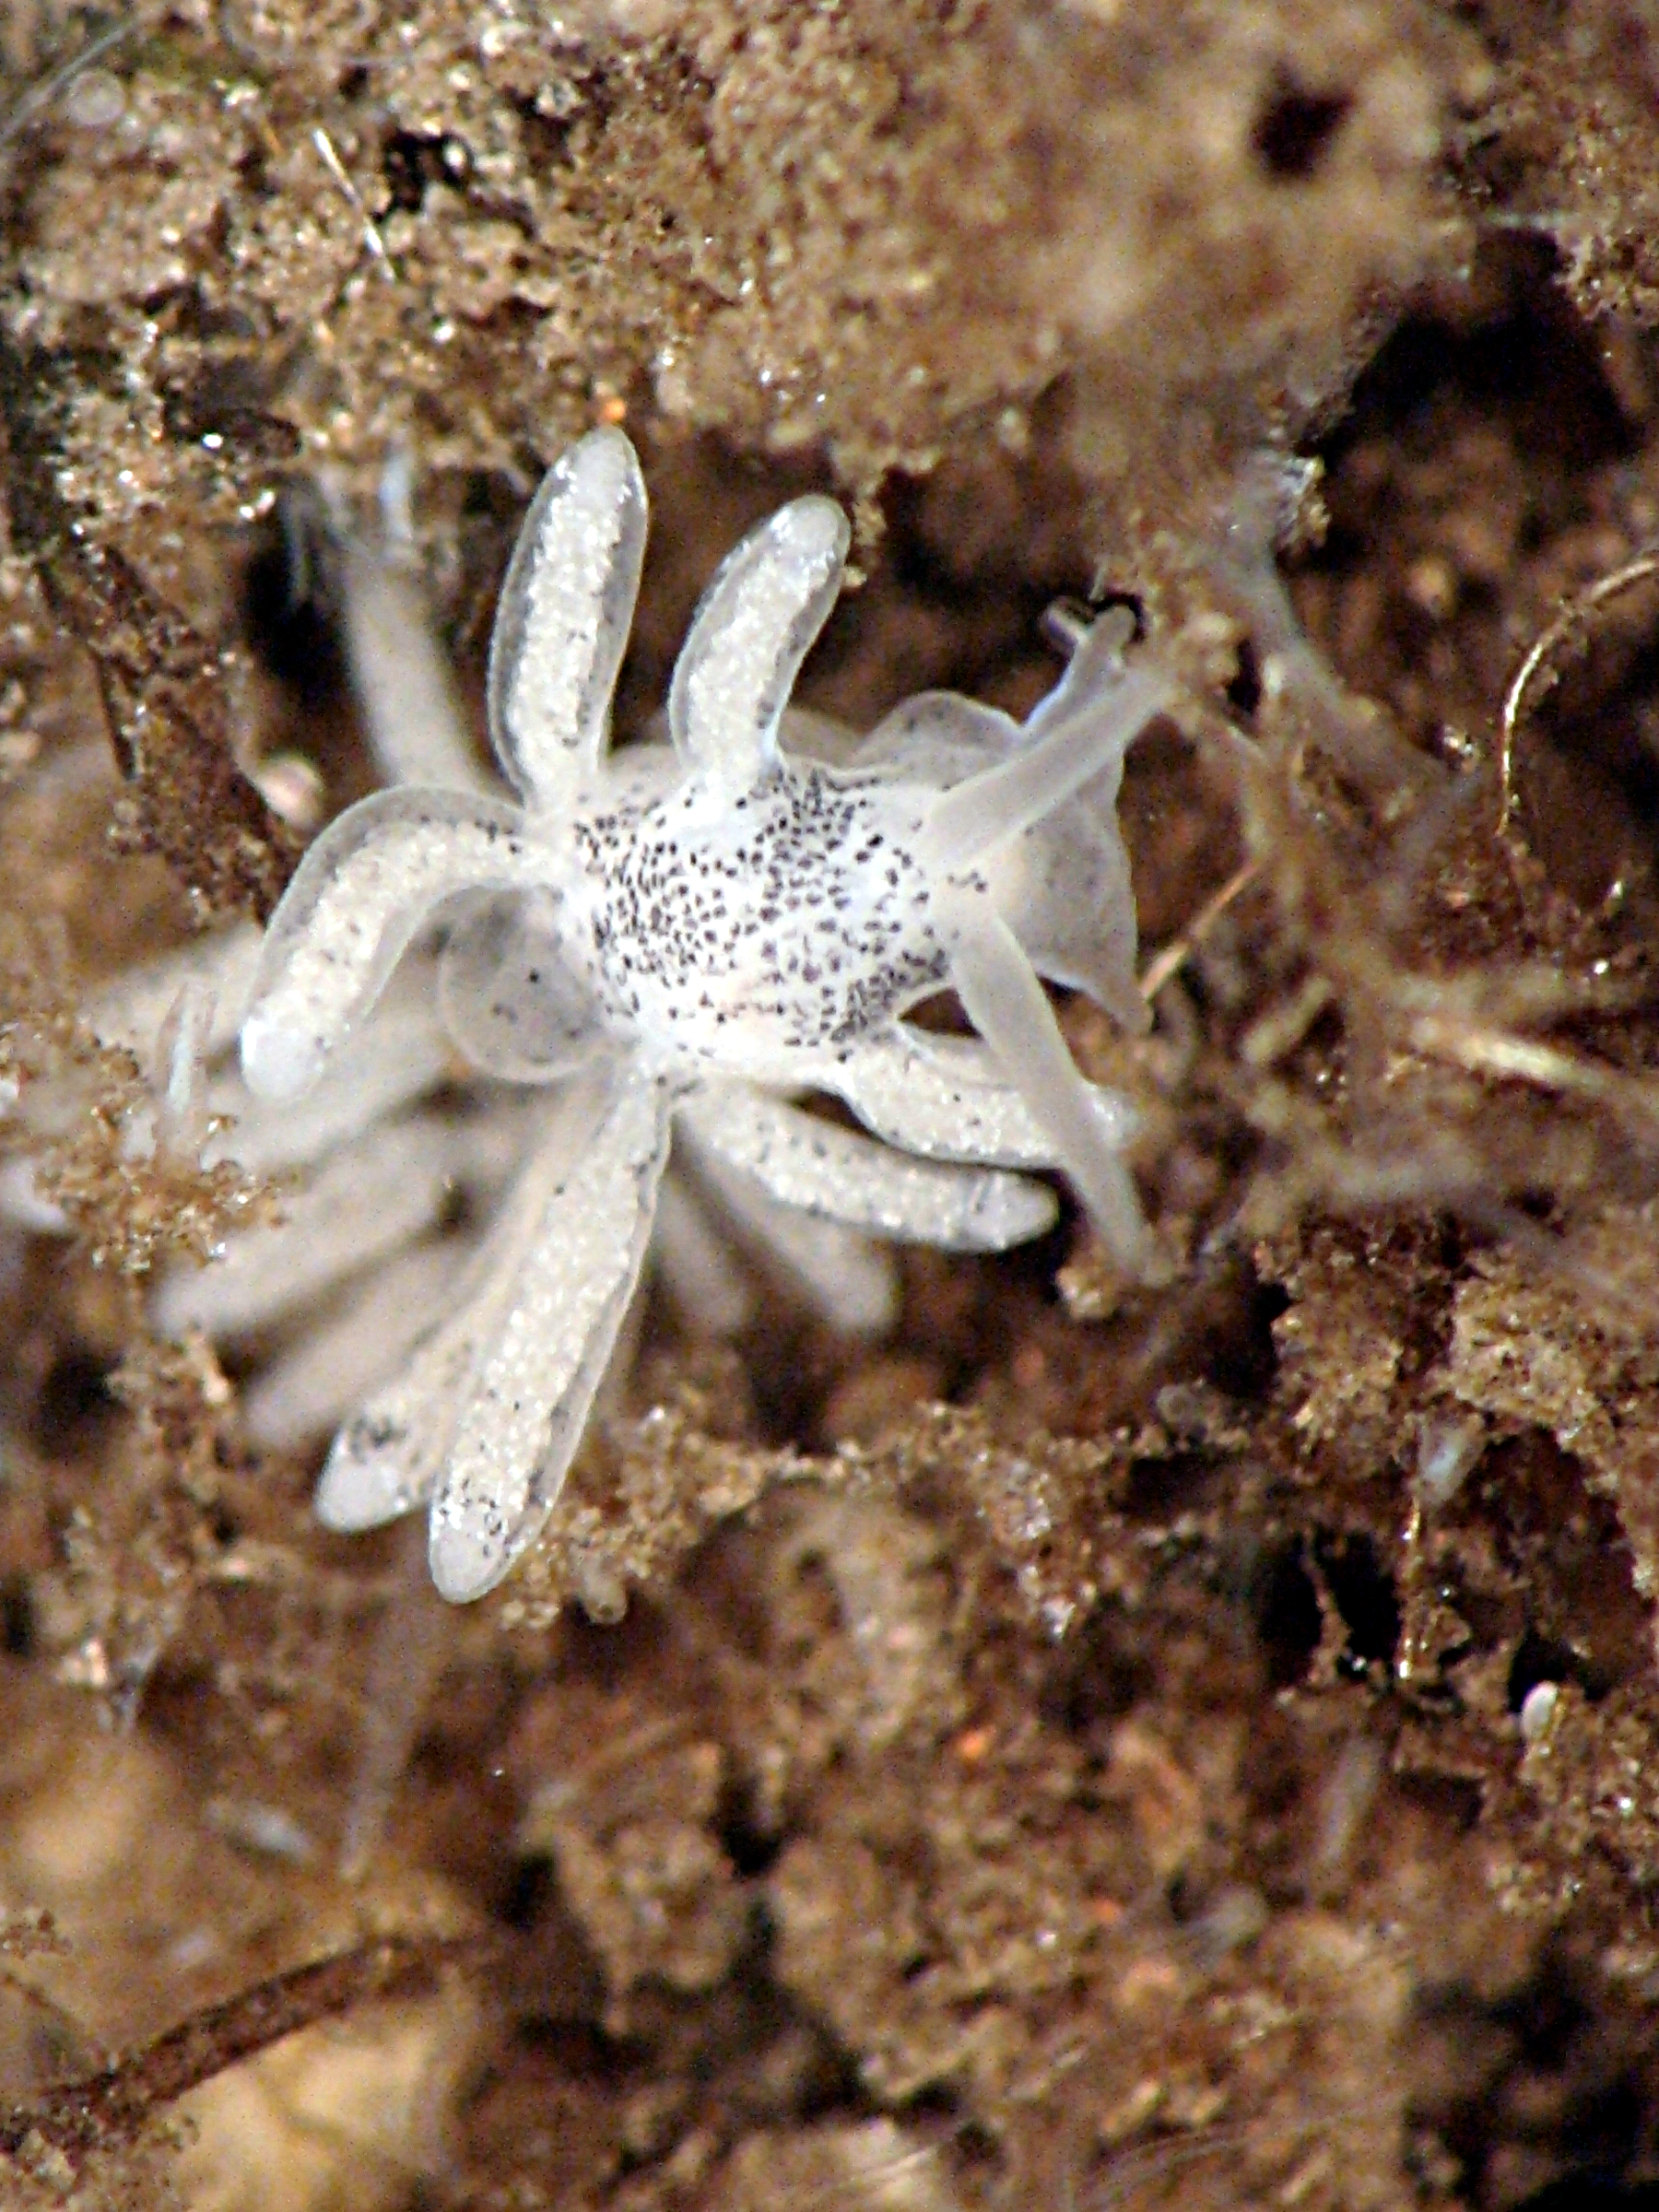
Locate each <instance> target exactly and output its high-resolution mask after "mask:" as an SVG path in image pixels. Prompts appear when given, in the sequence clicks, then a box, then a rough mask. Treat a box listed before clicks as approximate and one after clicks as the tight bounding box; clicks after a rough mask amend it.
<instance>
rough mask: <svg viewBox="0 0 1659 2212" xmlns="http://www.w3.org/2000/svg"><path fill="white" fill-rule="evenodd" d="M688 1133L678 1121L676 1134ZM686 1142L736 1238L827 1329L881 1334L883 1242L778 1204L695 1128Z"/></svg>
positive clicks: (885, 1279)
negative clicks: (703, 1140) (704, 1141)
mask: <svg viewBox="0 0 1659 2212" xmlns="http://www.w3.org/2000/svg"><path fill="white" fill-rule="evenodd" d="M687 1134H688V1133H687V1132H686V1131H685V1129H684V1127H683V1125H682V1128H681V1130H680V1132H679V1134H678V1135H677V1137H676V1142H677V1143H678V1142H679V1141H680V1139H681V1137H683V1136H686V1135H687ZM689 1148H690V1149H691V1150H692V1151H693V1153H694V1155H695V1158H696V1162H697V1169H698V1173H699V1176H700V1180H701V1181H702V1182H703V1183H704V1184H705V1185H706V1187H707V1188H708V1190H709V1192H710V1194H711V1195H712V1197H713V1198H714V1200H715V1201H717V1203H718V1204H719V1206H720V1208H721V1210H722V1212H723V1213H724V1216H725V1217H726V1220H727V1224H728V1226H729V1227H730V1228H731V1229H732V1230H734V1231H735V1233H736V1235H737V1237H738V1238H739V1240H740V1241H741V1242H742V1243H743V1244H744V1245H745V1246H746V1247H747V1249H748V1250H749V1251H750V1252H751V1253H753V1254H754V1255H755V1257H756V1258H757V1260H758V1261H759V1265H761V1266H762V1267H765V1268H768V1269H770V1271H771V1273H772V1274H774V1275H776V1276H778V1277H782V1280H783V1282H784V1283H785V1284H786V1285H787V1286H788V1287H789V1288H791V1289H793V1290H794V1291H795V1292H796V1293H797V1295H798V1296H799V1297H801V1298H802V1299H804V1300H806V1304H807V1305H808V1306H810V1307H811V1308H812V1310H813V1312H816V1313H818V1314H819V1315H820V1316H821V1317H822V1318H823V1319H824V1320H825V1321H827V1322H828V1323H829V1324H830V1327H831V1328H832V1329H840V1330H841V1332H842V1334H843V1335H848V1336H880V1335H885V1334H886V1332H887V1331H888V1329H890V1328H891V1327H892V1326H893V1324H894V1323H895V1322H896V1321H897V1320H898V1318H899V1271H898V1268H897V1267H896V1266H895V1265H894V1262H893V1254H892V1252H891V1250H890V1249H889V1248H888V1246H887V1245H886V1244H882V1243H877V1241H876V1240H875V1239H874V1238H872V1237H868V1236H866V1235H865V1234H864V1233H863V1231H862V1230H856V1229H847V1228H845V1227H844V1226H843V1225H842V1224H841V1222H839V1221H826V1220H820V1219H818V1218H817V1217H816V1216H814V1215H812V1214H803V1213H801V1212H800V1211H799V1210H798V1209H797V1208H796V1207H794V1206H783V1205H782V1204H780V1202H779V1201H778V1200H777V1199H776V1198H773V1197H771V1196H770V1195H769V1194H767V1193H766V1192H765V1191H764V1190H762V1189H761V1187H760V1185H759V1183H758V1182H754V1181H753V1180H752V1178H751V1177H749V1176H747V1175H745V1174H742V1173H740V1172H739V1171H738V1170H737V1169H735V1168H734V1167H731V1166H728V1164H727V1163H726V1162H725V1161H724V1159H721V1158H720V1156H719V1154H718V1153H716V1152H714V1151H713V1150H712V1148H708V1147H703V1146H701V1145H700V1144H698V1143H697V1141H696V1138H695V1135H691V1136H690V1141H689Z"/></svg>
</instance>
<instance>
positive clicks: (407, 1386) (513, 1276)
mask: <svg viewBox="0 0 1659 2212" xmlns="http://www.w3.org/2000/svg"><path fill="white" fill-rule="evenodd" d="M598 1096H599V1093H598V1090H597V1088H596V1087H595V1086H594V1085H593V1084H588V1083H583V1084H581V1085H579V1086H577V1087H576V1088H574V1089H573V1090H572V1092H571V1094H570V1095H569V1096H568V1097H565V1098H561V1099H560V1100H559V1102H558V1105H557V1107H556V1108H555V1110H554V1112H553V1114H552V1116H551V1118H550V1119H549V1120H548V1121H547V1124H546V1125H545V1126H544V1127H543V1129H542V1130H541V1132H540V1134H539V1135H538V1136H537V1138H536V1141H535V1145H534V1146H533V1147H532V1148H531V1149H530V1150H529V1152H528V1153H527V1154H526V1155H525V1157H524V1159H523V1161H522V1163H521V1164H520V1166H519V1168H518V1170H517V1171H516V1173H515V1174H514V1175H513V1176H512V1181H511V1182H510V1183H509V1185H508V1188H507V1190H506V1193H505V1194H504V1196H503V1197H502V1199H501V1202H500V1206H498V1208H497V1209H496V1212H495V1215H494V1218H493V1219H492V1221H491V1224H490V1228H489V1232H488V1237H487V1238H486V1240H485V1242H484V1245H483V1247H482V1249H481V1250H480V1251H479V1252H478V1253H477V1255H476V1256H475V1258H474V1259H473V1260H472V1262H471V1263H470V1264H469V1265H468V1266H467V1267H466V1269H465V1274H464V1277H463V1278H462V1280H461V1281H460V1282H459V1283H458V1284H457V1286H456V1288H455V1295H454V1297H453V1300H452V1301H451V1305H450V1310H449V1314H448V1318H447V1319H446V1320H444V1321H442V1322H441V1323H440V1324H439V1325H438V1326H437V1327H436V1328H434V1329H433V1330H432V1331H431V1333H430V1334H429V1335H427V1336H426V1337H425V1338H424V1339H423V1340H422V1341H421V1342H420V1343H419V1344H418V1345H417V1346H416V1347H415V1348H414V1350H413V1351H412V1352H411V1353H410V1354H409V1357H408V1359H407V1360H406V1363H405V1364H404V1365H403V1366H402V1367H401V1369H400V1370H399V1371H398V1372H397V1373H396V1374H395V1375H394V1376H393V1377H392V1378H391V1379H390V1380H389V1381H388V1382H385V1383H384V1384H383V1385H382V1387H381V1388H379V1389H377V1390H375V1391H372V1392H371V1393H370V1394H369V1395H368V1396H367V1397H366V1398H365V1399H364V1400H363V1401H362V1404H361V1406H360V1409H359V1412H358V1413H357V1415H356V1416H355V1417H354V1418H353V1419H352V1420H350V1421H349V1422H348V1423H347V1426H346V1427H345V1428H344V1429H342V1430H341V1431H340V1433H339V1434H338V1436H336V1437H335V1441H334V1446H333V1449H332V1450H331V1451H330V1453H329V1455H328V1459H327V1462H326V1464H325V1465H324V1469H323V1476H322V1479H321V1481H320V1482H319V1484H318V1486H317V1495H316V1504H315V1510H316V1514H317V1518H318V1519H319V1520H320V1521H321V1522H322V1523H323V1524H324V1527H325V1528H332V1529H336V1530H340V1531H343V1532H344V1531H350V1530H354V1529H362V1528H378V1527H379V1526H380V1524H382V1522H384V1521H394V1520H395V1519H396V1518H397V1517H398V1515H399V1514H400V1513H407V1512H413V1511H414V1509H415V1508H416V1507H417V1506H418V1505H424V1504H425V1503H426V1501H427V1500H428V1499H429V1497H430V1496H431V1493H432V1490H433V1488H434V1486H435V1485H436V1483H437V1480H438V1476H439V1472H440V1470H441V1467H442V1465H443V1463H444V1461H445V1459H446V1458H447V1457H448V1455H449V1450H450V1445H451V1443H452V1441H453V1438H454V1434H455V1428H456V1424H457V1421H458V1420H459V1418H460V1413H461V1406H462V1400H463V1394H464V1392H465V1388H466V1385H467V1382H468V1379H469V1378H470V1377H471V1375H472V1373H473V1371H474V1370H475V1368H476V1367H477V1363H478V1361H479V1359H481V1358H482V1357H483V1348H484V1347H485V1346H486V1345H487V1344H488V1342H489V1341H490V1340H491V1339H492V1337H493V1336H494V1335H495V1333H496V1331H497V1329H498V1328H499V1325H500V1315H501V1312H502V1311H503V1310H504V1308H505V1307H506V1305H507V1303H508V1301H509V1300H511V1298H512V1290H513V1286H514V1284H515V1283H516V1282H517V1280H518V1277H519V1271H520V1269H521V1268H522V1267H523V1265H524V1258H525V1254H526V1253H528V1252H529V1250H530V1247H531V1245H532V1243H533V1242H534V1241H535V1232H536V1230H537V1228H538V1226H539V1224H540V1222H541V1218H542V1215H543V1213H544V1212H545V1211H546V1208H547V1200H548V1196H549V1194H550V1193H551V1192H552V1191H553V1190H554V1189H556V1188H557V1187H558V1186H559V1184H560V1183H561V1182H562V1181H563V1180H564V1179H565V1178H566V1177H568V1176H569V1175H570V1174H571V1171H573V1169H574V1168H575V1167H576V1165H577V1163H578V1161H579V1159H580V1157H581V1150H582V1144H583V1142H584V1141H585V1139H586V1137H587V1136H588V1135H589V1133H590V1132H591V1130H592V1127H593V1124H594V1113H595V1111H596V1106H595V1101H596V1100H597V1098H598Z"/></svg>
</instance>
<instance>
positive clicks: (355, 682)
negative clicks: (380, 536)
mask: <svg viewBox="0 0 1659 2212" xmlns="http://www.w3.org/2000/svg"><path fill="white" fill-rule="evenodd" d="M344 568H345V579H344V581H345V590H344V594H343V598H344V607H343V613H344V618H345V619H344V623H343V628H344V629H345V632H346V660H347V666H348V667H349V669H350V671H351V688H352V693H353V696H354V697H355V699H356V700H357V704H358V712H359V714H360V715H361V716H362V719H363V726H364V731H365V734H366V735H367V736H368V739H369V747H370V750H371V752H372V754H373V755H374V759H375V765H376V766H377V767H378V768H379V770H380V771H381V775H382V779H383V780H384V781H385V782H388V783H429V784H435V785H437V786H438V787H439V788H440V789H441V790H444V791H479V790H482V789H483V788H484V782H485V779H484V773H483V771H482V768H481V766H480V764H479V762H478V760H477V757H476V755H475V754H474V752H473V747H472V743H471V740H470V738H469V737H468V735H467V729H466V722H465V716H464V715H463V714H462V712H461V706H460V702H459V700H457V699H456V696H455V687H454V681H453V677H452V676H451V674H450V667H449V663H448V661H447V660H446V659H445V658H444V655H443V653H442V651H441V647H440V646H439V643H438V641H437V639H436V638H435V637H434V636H433V634H432V624H431V618H430V617H429V614H428V611H427V606H426V602H425V600H424V598H423V597H422V595H421V592H420V588H419V586H418V583H417V582H416V581H415V579H414V578H413V577H412V576H410V575H407V574H406V573H405V572H403V571H400V570H398V569H394V568H392V567H390V566H389V565H388V564H387V563H386V562H385V561H384V560H383V559H381V558H380V557H379V556H378V555H376V554H375V553H373V552H372V551H371V550H370V549H369V547H366V546H362V545H359V544H357V543H355V542H354V543H352V544H349V545H347V548H346V559H345V564H344Z"/></svg>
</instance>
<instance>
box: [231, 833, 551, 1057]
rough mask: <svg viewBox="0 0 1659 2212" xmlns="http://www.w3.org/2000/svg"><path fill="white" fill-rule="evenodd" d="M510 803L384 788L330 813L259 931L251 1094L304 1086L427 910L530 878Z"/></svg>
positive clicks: (529, 856)
mask: <svg viewBox="0 0 1659 2212" xmlns="http://www.w3.org/2000/svg"><path fill="white" fill-rule="evenodd" d="M544 868H545V860H544V856H543V855H542V854H541V853H539V851H538V850H537V848H536V846H535V843H534V842H533V841H531V840H530V839H528V838H527V837H526V836H525V835H524V829H523V825H522V819H521V817H520V814H519V810H518V809H517V807H515V806H509V805H506V804H504V803H502V802H498V801H491V800H488V799H486V798H483V797H473V796H470V795H468V794H462V793H456V792H442V791H412V790H407V789H405V790H399V791H382V792H377V793H375V794H374V795H373V796H372V797H371V798H367V799H362V800H360V801H359V803H358V805H357V806H352V807H349V808H347V811H346V813H344V814H343V815H341V816H340V818H339V819H338V820H337V821H335V822H332V823H331V824H330V825H329V827H328V828H327V829H326V830H324V832H323V834H322V836H321V837H319V838H318V839H317V841H316V842H315V843H314V844H313V845H312V847H311V849H310V851H309V852H308V853H306V855H305V858H304V859H303V860H302V861H301V862H300V868H299V872H298V874H297V875H296V876H295V877H294V880H293V882H292V883H291V884H289V886H288V889H287V891H286V892H285V893H284V894H283V898H282V902H281V904H280V905H279V906H278V907H277V912H276V913H275V914H274V915H273V916H272V918H271V925H270V927H269V929H268V930H267V931H266V932H265V949H264V952H263V954H262V955H261V958H260V963H259V972H258V977H257V980H256V982H255V984H254V990H253V1006H252V1009H251V1011H250V1012H249V1014H248V1016H247V1018H246V1019H245V1021H244V1022H243V1024H242V1033H241V1059H242V1074H243V1076H244V1077H246V1079H247V1084H248V1088H249V1089H250V1090H252V1091H253V1092H254V1093H255V1095H256V1096H258V1097H260V1098H266V1099H294V1098H299V1097H300V1096H301V1094H302V1093H304V1092H305V1091H307V1090H309V1089H310V1088H311V1087H312V1084H313V1083H314V1082H315V1081H316V1079H317V1077H318V1076H319V1075H321V1073H322V1071H323V1066H324V1062H325V1061H326V1059H327V1057H328V1055H329V1053H331V1052H332V1051H333V1050H334V1049H335V1046H336V1045H337V1044H338V1043H339V1042H340V1040H341V1039H342V1038H343V1037H344V1036H345V1035H346V1034H347V1031H348V1030H350V1028H351V1027H352V1025H353V1024H354V1023H355V1022H357V1021H359V1020H360V1019H361V1018H362V1017H363V1015H364V1014H366V1013H367V1012H368V1010H369V1008H370V1007H371V1006H372V1005H373V1003H374V1001H375V999H376V998H377V997H378V996H379V994H380V992H381V989H382V986H383V984H384V982H385V981H386V978H387V976H388V975H390V973H391V972H392V970H393V968H394V965H395V964H396V961H397V959H398V957H399V956H400V954H401V953H402V952H403V950H404V948H405V947H406V945H407V944H408V942H409V940H410V938H411V937H412V936H413V935H415V932H416V931H417V930H418V928H419V926H420V924H421V923H422V922H423V921H425V919H426V917H427V916H428V914H429V912H431V911H432V909H433V908H434V907H436V906H439V905H441V903H442V901H443V900H446V899H449V898H452V897H453V896H454V895H455V894H456V893H457V892H460V891H466V890H476V889H502V890H506V889H511V888H518V887H528V886H530V885H532V884H534V883H535V882H536V881H537V880H538V878H539V877H540V876H541V874H542V873H543V871H544Z"/></svg>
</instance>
